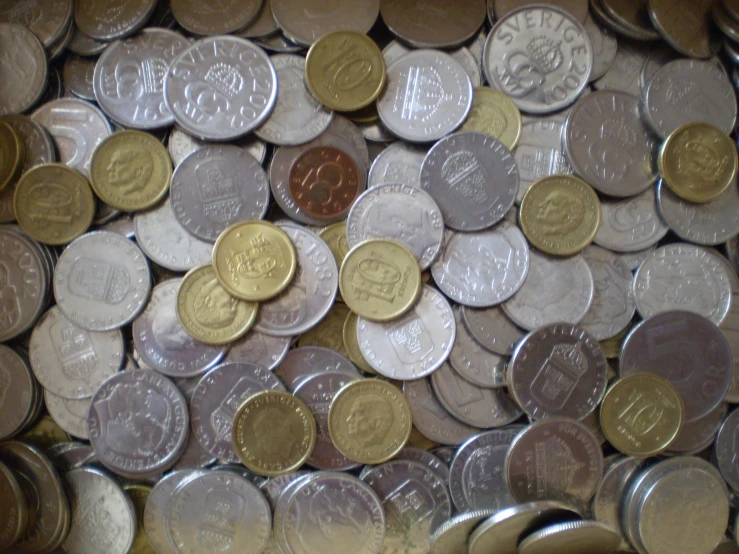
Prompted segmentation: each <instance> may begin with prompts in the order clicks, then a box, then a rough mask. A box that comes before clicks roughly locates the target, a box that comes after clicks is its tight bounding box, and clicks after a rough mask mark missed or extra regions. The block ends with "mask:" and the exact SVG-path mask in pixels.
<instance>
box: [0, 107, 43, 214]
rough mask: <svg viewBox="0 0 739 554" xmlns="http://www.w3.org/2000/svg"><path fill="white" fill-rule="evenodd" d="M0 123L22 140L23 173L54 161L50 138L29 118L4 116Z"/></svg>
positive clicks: (0, 118)
mask: <svg viewBox="0 0 739 554" xmlns="http://www.w3.org/2000/svg"><path fill="white" fill-rule="evenodd" d="M0 121H4V122H5V123H7V124H8V125H10V126H11V127H12V128H13V130H14V131H15V132H16V134H17V135H18V136H19V137H20V138H21V140H23V144H24V146H25V150H26V156H25V161H24V163H23V169H22V171H23V172H24V173H25V172H26V171H28V170H29V169H31V168H32V167H34V166H37V165H39V164H45V163H49V162H53V161H55V160H56V152H55V150H54V143H53V142H52V141H51V137H50V136H49V134H48V133H47V132H46V131H45V130H44V128H43V127H42V126H41V125H39V124H38V123H36V122H34V121H33V120H32V119H31V118H30V117H27V116H24V115H6V116H3V117H0ZM8 190H12V189H8ZM3 192H5V191H3ZM11 210H12V207H11Z"/></svg>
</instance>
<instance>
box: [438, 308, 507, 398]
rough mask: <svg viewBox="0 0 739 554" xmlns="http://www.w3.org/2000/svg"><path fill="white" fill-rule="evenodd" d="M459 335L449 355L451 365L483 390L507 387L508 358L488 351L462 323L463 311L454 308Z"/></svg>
mask: <svg viewBox="0 0 739 554" xmlns="http://www.w3.org/2000/svg"><path fill="white" fill-rule="evenodd" d="M454 320H455V322H456V324H457V335H456V337H455V339H454V346H453V347H452V351H451V353H450V354H449V363H450V364H452V367H453V368H454V369H455V370H457V373H459V374H460V375H461V376H462V377H463V378H464V379H466V380H467V381H469V382H470V383H472V384H473V385H477V386H478V387H483V388H500V387H504V386H505V374H506V365H507V364H508V358H507V357H504V356H501V355H499V354H496V353H494V352H490V351H489V350H486V349H485V348H483V347H482V346H480V344H479V343H478V342H477V341H476V340H475V339H474V338H473V337H472V335H470V333H469V331H468V330H467V326H466V325H465V324H464V322H463V321H462V310H461V308H460V307H459V306H455V307H454Z"/></svg>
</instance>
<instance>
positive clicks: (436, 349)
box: [357, 285, 456, 381]
mask: <svg viewBox="0 0 739 554" xmlns="http://www.w3.org/2000/svg"><path fill="white" fill-rule="evenodd" d="M455 333H456V325H455V323H454V313H453V312H452V308H451V306H450V305H449V302H448V301H447V300H446V299H445V298H444V296H443V295H442V294H441V293H440V292H438V291H437V290H436V289H434V288H432V287H430V286H428V285H424V286H423V288H422V290H421V295H420V297H419V299H418V302H417V304H416V305H415V306H414V307H413V308H412V309H411V310H410V312H408V313H407V314H406V315H404V316H403V317H401V318H399V319H396V320H394V321H390V322H375V321H370V320H368V319H365V318H363V317H360V318H359V322H358V323H357V340H358V342H359V349H360V351H361V353H362V356H364V359H365V360H367V363H368V364H369V365H370V366H371V367H372V368H373V369H374V370H375V371H377V372H378V373H379V374H381V375H384V376H385V377H388V378H390V379H397V380H401V381H408V380H413V379H420V378H421V377H425V376H427V375H429V374H431V373H433V372H434V371H435V370H436V369H437V368H438V367H439V366H441V365H442V364H443V363H444V361H446V359H447V358H448V357H449V353H450V352H451V350H452V347H453V346H454V337H455Z"/></svg>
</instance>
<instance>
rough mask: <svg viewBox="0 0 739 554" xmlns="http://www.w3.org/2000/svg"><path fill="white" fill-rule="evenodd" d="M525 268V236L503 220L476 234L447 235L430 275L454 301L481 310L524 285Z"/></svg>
mask: <svg viewBox="0 0 739 554" xmlns="http://www.w3.org/2000/svg"><path fill="white" fill-rule="evenodd" d="M528 269H529V247H528V243H527V242H526V237H524V235H523V233H522V232H521V230H520V229H519V228H518V227H516V226H515V225H513V224H511V223H508V222H507V221H503V222H501V223H499V224H498V225H496V226H495V227H492V228H490V229H486V230H484V231H478V232H476V233H451V232H449V233H447V238H446V241H445V244H444V249H443V251H442V253H441V255H440V256H439V257H438V258H437V260H436V262H434V264H433V265H432V266H431V274H432V275H433V277H434V282H435V283H436V285H437V286H438V287H439V288H440V289H441V291H442V292H443V293H444V294H446V295H447V296H448V297H449V298H451V299H452V300H454V301H455V302H459V303H460V304H463V305H465V306H471V307H475V308H483V307H487V306H493V305H495V304H500V303H501V302H505V301H506V300H508V299H509V298H510V297H511V296H513V295H514V294H515V293H516V291H518V289H520V288H521V286H522V285H523V284H524V281H525V280H526V275H527V273H528Z"/></svg>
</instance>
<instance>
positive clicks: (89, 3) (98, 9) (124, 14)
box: [74, 0, 156, 41]
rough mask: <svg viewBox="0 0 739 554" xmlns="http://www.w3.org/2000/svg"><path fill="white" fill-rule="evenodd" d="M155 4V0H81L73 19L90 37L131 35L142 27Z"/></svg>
mask: <svg viewBox="0 0 739 554" xmlns="http://www.w3.org/2000/svg"><path fill="white" fill-rule="evenodd" d="M155 7H156V1H155V0H134V1H132V2H124V3H112V4H109V3H107V2H102V1H101V0H80V1H79V2H75V6H74V22H75V23H76V24H77V27H79V29H80V30H81V31H82V32H83V33H85V34H86V35H87V36H89V37H91V38H94V39H97V40H102V41H110V40H115V39H117V38H123V37H126V36H129V35H132V34H134V33H135V32H136V31H138V30H139V29H141V27H143V26H144V25H145V24H146V22H147V20H148V19H149V16H151V14H152V13H153V12H154V8H155Z"/></svg>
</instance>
